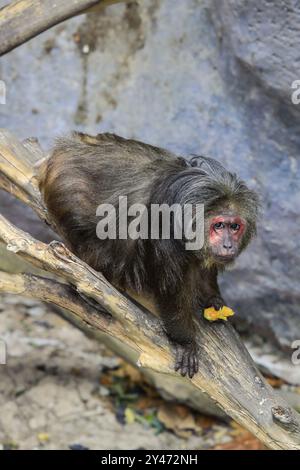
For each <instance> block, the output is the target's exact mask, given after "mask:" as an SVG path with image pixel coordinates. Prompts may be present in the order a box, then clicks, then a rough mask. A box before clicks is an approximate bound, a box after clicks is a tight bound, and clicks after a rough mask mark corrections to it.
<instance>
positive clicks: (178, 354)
mask: <svg viewBox="0 0 300 470" xmlns="http://www.w3.org/2000/svg"><path fill="white" fill-rule="evenodd" d="M182 355H183V351H182V350H181V348H180V349H179V348H177V350H176V355H175V371H176V372H177V371H178V370H179V369H181V367H182Z"/></svg>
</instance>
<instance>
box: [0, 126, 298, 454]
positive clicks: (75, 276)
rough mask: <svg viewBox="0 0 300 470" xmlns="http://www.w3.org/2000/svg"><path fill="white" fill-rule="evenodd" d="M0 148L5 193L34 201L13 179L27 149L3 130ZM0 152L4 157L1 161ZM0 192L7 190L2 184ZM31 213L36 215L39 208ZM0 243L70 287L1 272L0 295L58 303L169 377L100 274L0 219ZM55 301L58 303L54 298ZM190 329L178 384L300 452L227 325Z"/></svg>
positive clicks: (134, 311)
mask: <svg viewBox="0 0 300 470" xmlns="http://www.w3.org/2000/svg"><path fill="white" fill-rule="evenodd" d="M0 142H2V146H1V145H0V162H1V161H2V162H3V161H5V162H6V163H5V165H3V164H2V167H1V165H0V185H1V184H2V183H1V180H2V176H4V180H6V179H7V178H8V175H9V178H10V180H11V181H12V182H14V183H15V186H16V188H17V189H20V191H18V190H16V189H13V193H14V194H15V195H16V196H17V197H19V196H20V198H21V199H22V197H23V192H22V191H25V190H26V191H25V192H26V195H27V199H30V198H33V199H34V200H35V203H37V201H38V198H37V196H36V193H35V191H34V190H33V188H34V185H33V188H31V189H30V185H31V182H32V181H34V179H32V169H31V170H30V171H29V174H27V175H24V173H23V178H21V177H20V176H19V168H23V167H22V163H21V162H22V160H23V153H24V152H25V155H26V152H29V150H28V147H26V146H25V147H24V146H23V147H24V150H22V145H21V144H19V145H17V141H16V139H15V138H14V137H13V136H12V135H10V134H8V133H7V132H4V131H0ZM3 142H5V145H3ZM9 143H10V145H9ZM3 148H4V150H5V155H6V158H5V159H3V160H1V158H3V155H2V151H3ZM7 148H10V149H11V153H12V155H11V157H12V161H13V168H14V169H12V168H10V169H8V168H7V167H8V166H9V162H8V160H7ZM12 149H14V150H15V152H13V151H12ZM3 168H4V173H3V172H2V169H3ZM23 170H24V168H23ZM24 176H27V177H25V178H24ZM4 186H5V185H3V184H2V187H4ZM28 186H29V187H28ZM24 188H25V189H24ZM6 189H8V190H9V187H8V186H7V185H6ZM26 202H27V200H26ZM29 204H32V202H29ZM32 207H33V206H32ZM37 212H38V213H39V214H40V213H42V210H41V209H40V210H39V211H37ZM0 240H2V241H3V242H4V243H5V244H6V246H7V249H8V250H11V251H13V252H15V253H17V254H18V255H19V256H21V257H22V258H24V259H26V260H27V261H30V262H31V263H32V264H34V265H36V266H38V267H42V268H43V269H44V270H46V271H49V272H52V273H55V274H56V275H57V276H58V277H59V278H60V279H63V280H64V281H67V282H68V284H69V285H70V284H71V285H72V286H73V287H69V286H65V285H63V284H61V283H57V281H48V280H41V279H40V278H38V277H36V276H34V277H33V276H31V277H28V276H24V275H23V276H21V275H20V276H17V277H15V276H13V277H10V276H9V275H7V274H1V276H0V290H2V291H3V292H5V291H9V292H13V293H20V292H21V293H22V294H23V295H24V294H25V295H32V296H34V297H37V298H41V299H42V300H46V301H48V302H51V303H54V304H56V305H60V303H64V302H63V300H65V303H64V307H66V306H67V308H68V309H70V315H73V316H74V317H75V316H76V318H80V319H81V320H82V322H84V323H85V324H86V325H89V327H90V328H92V329H95V331H105V333H107V334H110V335H112V337H114V338H117V339H118V340H119V341H122V342H123V343H124V344H127V345H128V346H129V347H130V348H132V349H133V350H134V351H135V352H136V354H137V355H138V356H139V365H140V366H142V367H148V368H151V369H152V370H155V371H157V372H160V373H165V374H169V375H177V374H176V373H175V372H174V358H173V352H172V348H171V347H170V344H169V342H168V339H167V337H166V335H165V334H164V331H163V329H162V326H161V322H160V320H159V319H158V318H156V317H155V316H153V315H151V314H150V313H149V312H147V311H146V310H145V309H143V308H139V307H138V306H137V305H136V304H135V303H134V302H132V301H131V300H130V299H128V298H127V297H126V296H124V295H123V294H121V293H120V292H119V291H118V290H117V289H115V288H114V287H113V286H111V285H110V284H109V283H108V282H107V280H106V279H105V278H104V277H103V276H102V275H101V274H100V273H97V272H95V271H94V270H93V269H92V268H90V267H89V266H88V265H86V264H85V263H83V262H82V261H81V260H79V259H78V258H76V256H75V255H73V254H72V253H71V252H70V251H69V250H67V248H66V247H65V246H64V245H63V244H61V243H58V242H53V243H51V244H49V245H46V244H44V243H41V242H39V241H37V240H35V239H34V238H33V237H31V236H30V235H28V234H26V233H24V232H23V231H21V230H19V229H17V228H16V227H14V226H13V225H12V224H11V223H10V222H9V221H7V220H6V219H5V218H4V217H2V216H0ZM53 286H54V287H53ZM70 289H71V290H70ZM76 290H77V291H79V292H80V293H81V294H83V295H84V296H86V297H89V298H92V299H95V300H96V301H97V302H98V303H99V304H100V305H101V306H102V307H103V308H104V310H105V311H106V312H109V313H110V314H111V316H108V315H107V313H104V312H101V311H100V310H101V309H100V310H99V309H98V308H94V307H91V306H90V305H89V304H87V306H84V304H83V303H82V302H83V301H82V298H81V297H80V298H79V299H77V297H76ZM59 297H61V298H62V299H63V300H59ZM195 330H196V334H197V341H198V343H199V345H200V347H201V353H200V361H201V363H200V371H199V373H198V374H197V375H196V376H194V377H193V379H189V378H182V379H181V383H182V384H184V383H187V384H192V385H193V387H194V388H195V389H196V390H199V391H202V392H205V393H207V394H208V395H209V396H210V397H211V398H212V400H214V401H215V402H216V403H217V404H218V405H219V406H220V407H221V408H222V409H223V410H224V411H225V412H226V413H227V414H228V415H230V416H231V417H232V418H233V419H235V420H236V421H237V422H239V423H240V424H241V425H243V426H244V427H246V428H247V429H248V430H249V431H251V432H252V433H253V434H254V435H256V436H257V437H258V438H259V439H260V440H261V441H262V442H264V443H265V445H266V446H268V447H270V448H272V449H300V416H299V414H297V413H296V412H295V411H293V410H291V409H290V408H289V406H288V404H287V403H286V402H285V401H284V400H282V399H281V398H280V397H279V396H278V395H277V394H276V393H275V392H274V390H273V389H272V388H271V387H270V386H269V385H268V383H267V382H266V381H265V380H264V378H263V377H262V375H261V374H260V373H259V371H258V370H257V368H256V366H255V364H254V363H253V361H252V359H251V357H250V356H249V354H248V352H247V350H246V349H245V347H244V345H243V344H242V342H241V340H240V338H239V336H238V335H237V333H236V332H235V330H234V329H233V327H232V326H231V325H230V323H229V322H228V323H224V322H220V323H214V324H211V323H209V322H206V321H205V320H204V319H203V318H199V320H195Z"/></svg>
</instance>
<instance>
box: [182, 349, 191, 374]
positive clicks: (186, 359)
mask: <svg viewBox="0 0 300 470" xmlns="http://www.w3.org/2000/svg"><path fill="white" fill-rule="evenodd" d="M189 369H190V354H189V353H188V352H186V353H184V354H183V358H182V367H181V375H183V376H185V375H187V374H188V373H189Z"/></svg>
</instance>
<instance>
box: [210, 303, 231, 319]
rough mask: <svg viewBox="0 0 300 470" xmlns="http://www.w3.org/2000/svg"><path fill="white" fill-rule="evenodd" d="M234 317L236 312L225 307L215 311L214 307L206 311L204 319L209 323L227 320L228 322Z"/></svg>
mask: <svg viewBox="0 0 300 470" xmlns="http://www.w3.org/2000/svg"><path fill="white" fill-rule="evenodd" d="M232 315H234V311H233V310H231V308H229V307H226V305H224V307H222V308H220V310H215V309H214V307H209V308H205V309H204V318H205V319H206V320H208V321H216V320H225V321H227V318H228V317H232Z"/></svg>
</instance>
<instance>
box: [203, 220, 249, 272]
mask: <svg viewBox="0 0 300 470" xmlns="http://www.w3.org/2000/svg"><path fill="white" fill-rule="evenodd" d="M245 228H246V222H245V221H244V220H243V219H242V218H241V217H239V216H236V215H232V214H227V215H225V214H224V215H218V216H216V217H213V218H212V219H211V220H210V226H209V247H210V250H211V253H212V255H213V257H214V258H216V259H217V260H218V261H221V262H222V263H228V262H230V261H233V259H234V258H235V257H236V256H237V255H238V254H239V248H240V243H241V240H242V237H243V233H244V232H245Z"/></svg>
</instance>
